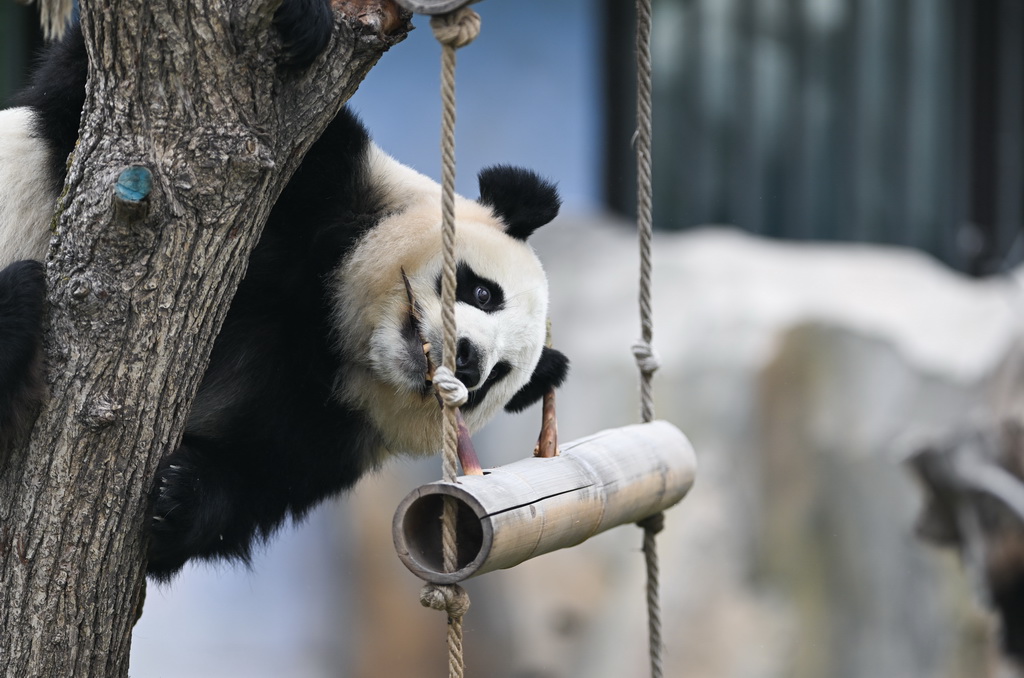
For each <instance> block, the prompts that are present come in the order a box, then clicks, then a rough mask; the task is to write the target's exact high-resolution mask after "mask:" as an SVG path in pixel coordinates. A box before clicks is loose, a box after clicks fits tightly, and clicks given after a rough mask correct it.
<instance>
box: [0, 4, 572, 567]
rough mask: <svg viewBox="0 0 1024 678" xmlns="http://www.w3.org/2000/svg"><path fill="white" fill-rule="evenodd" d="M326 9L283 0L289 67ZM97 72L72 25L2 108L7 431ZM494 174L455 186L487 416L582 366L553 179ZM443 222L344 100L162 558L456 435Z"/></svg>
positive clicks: (224, 381)
mask: <svg viewBox="0 0 1024 678" xmlns="http://www.w3.org/2000/svg"><path fill="white" fill-rule="evenodd" d="M311 8H312V9H311ZM326 8H327V4H326V3H325V2H323V1H322V0H285V2H284V5H283V6H282V8H281V10H279V13H278V15H277V27H278V30H279V31H281V32H282V33H283V38H284V40H283V41H284V43H285V45H286V46H287V52H286V54H285V55H284V58H283V61H286V62H287V64H288V65H286V66H285V67H291V66H294V65H295V64H299V65H301V64H302V63H303V62H305V61H308V60H309V59H311V58H313V57H315V56H316V53H318V52H319V50H320V49H321V48H322V47H323V45H324V44H325V43H326V38H327V37H329V31H330V25H331V24H330V14H329V12H327V13H326V17H327V23H326V24H324V23H323V21H324V19H323V17H322V16H320V14H318V11H319V10H324V11H325V12H326ZM312 10H317V11H312ZM325 30H326V32H325ZM85 77H86V56H85V51H84V45H83V42H82V37H81V34H80V32H79V30H78V29H77V28H73V29H72V30H71V32H70V34H69V35H68V36H67V37H66V38H65V39H64V40H63V41H62V42H61V43H59V44H57V45H54V46H52V47H51V48H49V49H48V51H47V53H46V54H45V55H44V58H43V61H42V62H41V64H40V66H39V68H38V69H37V71H36V73H35V75H34V77H33V79H32V82H31V84H30V86H29V87H28V88H27V89H26V90H25V91H24V92H23V93H22V94H21V95H20V96H19V97H18V98H17V99H16V100H15V106H16V107H14V108H11V109H8V110H4V111H0V267H4V266H6V268H0V447H2V446H3V445H5V444H7V443H5V439H6V440H7V442H8V443H9V441H10V439H12V438H14V437H16V436H17V435H18V434H19V429H20V428H21V427H23V425H24V424H25V423H26V422H27V419H28V418H29V416H30V413H31V412H32V411H33V408H34V406H35V405H36V404H37V403H38V400H39V398H40V393H41V392H42V391H41V387H40V386H41V383H42V380H41V379H40V374H41V370H40V366H39V361H40V355H41V349H40V341H41V325H42V318H43V300H44V297H45V292H44V287H43V269H42V265H41V264H40V263H38V260H40V259H42V258H43V257H44V256H45V252H46V247H47V243H48V233H49V231H48V227H49V222H50V219H51V212H52V209H53V204H54V201H55V199H56V196H57V195H58V192H59V190H60V187H61V185H62V183H63V178H64V171H65V169H64V168H65V161H66V158H67V156H68V154H69V153H70V152H71V150H72V148H73V145H74V143H75V140H76V138H77V130H78V121H79V117H80V112H81V107H82V105H83V101H84V87H85ZM479 179H480V193H481V198H480V200H479V201H478V202H475V201H470V200H466V199H463V198H459V199H458V201H457V205H456V216H457V220H458V256H459V261H460V263H459V270H458V279H459V280H458V289H457V297H458V303H457V309H456V317H457V321H458V325H459V332H460V339H459V356H458V363H459V370H458V376H459V378H460V379H462V380H463V381H464V382H465V383H466V385H467V387H469V388H470V402H469V403H468V404H467V406H466V407H465V408H464V415H465V418H466V422H467V424H468V426H469V427H470V429H471V430H476V429H478V428H479V427H480V426H482V425H483V423H484V422H485V421H486V420H488V419H489V418H490V417H491V416H492V415H493V414H494V413H495V412H496V411H497V410H499V409H500V408H502V407H505V409H508V410H510V411H518V410H520V409H522V408H524V407H526V406H528V405H530V404H531V403H533V402H535V401H537V400H538V399H539V398H540V397H541V396H542V395H543V394H544V393H545V392H546V391H547V390H548V389H549V388H551V387H554V386H557V385H559V384H560V383H561V382H562V380H563V379H564V378H565V375H566V371H567V369H568V361H567V360H566V358H565V356H563V355H562V354H561V353H559V352H558V351H555V350H552V349H550V348H546V347H545V346H544V340H545V319H546V315H547V283H546V279H545V276H544V273H543V271H542V269H541V266H540V263H539V261H538V259H537V257H536V256H535V254H534V253H533V251H532V249H531V248H530V247H529V246H528V245H527V244H526V239H527V237H528V236H529V235H530V234H531V233H532V232H533V231H534V230H535V229H536V228H538V227H540V226H542V225H544V224H546V223H547V222H549V221H550V220H551V219H553V218H554V217H555V215H556V214H557V212H558V208H559V198H558V195H557V192H556V190H555V188H554V186H552V185H551V184H549V183H547V182H545V181H543V180H542V179H540V178H539V177H537V175H535V174H533V173H532V172H529V171H526V170H521V169H515V168H511V167H504V166H499V167H494V168H491V169H488V170H485V171H483V172H481V174H480V177H479ZM439 222H440V189H439V187H438V186H437V184H436V183H435V182H433V181H431V180H429V179H427V178H426V177H424V176H422V175H420V174H418V173H416V172H415V171H413V170H411V169H409V168H407V167H405V166H403V165H401V164H399V163H398V162H396V161H395V160H393V159H391V158H390V157H389V156H387V155H386V154H384V153H383V152H382V151H381V150H380V149H378V148H377V147H376V146H375V145H373V143H372V142H371V141H370V140H369V137H368V135H367V133H366V130H365V129H364V128H363V126H362V124H361V123H360V122H359V121H358V120H357V119H356V118H355V116H354V115H353V114H352V113H351V112H349V111H348V110H347V109H345V110H342V111H341V113H339V115H338V116H337V118H336V119H335V120H334V121H333V122H332V123H331V124H330V125H329V126H328V128H327V130H326V131H325V132H324V134H323V136H322V137H321V138H320V139H319V141H318V142H317V143H316V144H314V145H313V147H312V148H311V149H310V151H309V153H308V155H307V156H306V158H305V159H304V161H303V162H302V164H301V166H300V167H299V169H298V171H297V172H296V174H295V175H294V176H293V177H292V179H291V181H290V182H289V183H288V185H287V187H286V188H285V189H284V191H283V192H282V194H281V196H280V198H279V199H278V201H277V204H276V205H275V207H274V209H273V211H272V213H271V215H270V217H269V220H268V222H267V224H266V227H265V230H264V233H263V235H262V237H261V240H260V242H259V244H258V245H257V246H256V248H255V250H254V251H253V253H252V256H251V258H250V262H249V267H248V270H247V273H246V276H245V279H244V280H243V281H242V283H241V285H240V286H239V288H238V292H237V294H236V296H235V298H234V300H233V302H232V304H231V307H230V310H229V312H228V314H227V317H226V320H225V323H224V326H223V329H222V330H221V333H220V335H219V336H218V338H217V340H216V343H215V344H214V347H213V351H212V354H211V358H210V364H209V366H208V368H207V371H206V374H205V376H204V378H203V381H202V384H201V386H200V389H199V392H198V395H197V396H196V399H195V401H194V403H193V408H192V411H191V414H190V416H189V418H188V422H187V425H186V429H185V434H184V437H183V439H182V441H181V445H180V446H179V447H178V448H177V449H175V450H174V451H173V452H172V453H170V454H169V455H168V456H167V457H166V458H165V459H164V461H163V462H162V464H161V466H160V469H159V472H158V475H157V480H156V484H155V486H154V492H153V521H152V529H151V539H150V548H149V572H150V574H151V575H153V576H156V577H158V578H167V577H170V576H171V575H173V574H174V573H175V572H177V571H178V570H179V569H180V568H181V567H182V565H184V563H185V562H186V561H188V560H189V559H192V558H220V557H224V558H234V559H240V560H243V561H245V560H248V558H249V556H250V553H251V548H252V545H253V543H254V542H255V541H258V540H260V539H265V538H267V537H268V536H269V535H270V534H271V533H272V532H273V531H274V530H275V529H276V528H277V527H278V526H279V525H280V524H281V523H282V522H283V521H284V519H285V518H287V517H289V516H291V517H294V518H301V517H302V516H303V515H304V514H305V513H306V512H307V511H308V510H309V509H310V508H312V507H313V506H314V505H316V504H317V503H318V502H320V501H321V500H323V499H324V498H326V497H329V496H331V495H334V494H337V493H338V492H340V491H342V490H344V489H346V488H348V487H350V486H351V485H352V484H353V483H354V482H356V480H357V479H358V478H359V477H360V476H361V475H362V474H363V473H365V472H366V471H368V470H370V469H372V468H374V467H376V466H377V465H378V464H380V463H381V462H382V461H383V460H384V459H385V458H386V457H388V456H389V455H391V454H393V453H402V452H407V453H414V454H415V453H433V452H435V451H436V450H437V449H438V448H439V447H440V438H439V433H440V424H439V422H440V413H439V410H438V407H437V404H436V401H435V400H434V398H433V396H432V395H431V393H430V391H429V389H428V388H426V386H425V384H424V378H423V374H424V370H423V366H424V364H425V360H424V358H423V354H422V347H421V346H420V344H419V340H418V339H417V333H418V332H422V334H423V335H424V336H425V337H426V338H427V339H428V341H430V342H431V344H432V346H433V349H432V356H431V357H432V359H433V360H434V361H435V363H436V364H440V363H441V356H440V346H441V341H440V308H439V294H438V293H439V285H440V251H439V250H440V245H439V243H440V236H439V229H440V224H439ZM402 270H404V271H405V272H406V273H407V274H408V276H409V278H410V282H411V285H412V287H413V290H414V293H415V294H414V296H415V298H416V300H417V304H418V306H419V307H420V308H419V313H420V315H421V320H420V321H419V324H420V326H419V327H416V321H414V320H413V319H412V317H411V315H410V314H409V312H408V304H407V297H406V294H405V289H404V286H403V282H402ZM0 463H2V456H0ZM0 470H2V467H0Z"/></svg>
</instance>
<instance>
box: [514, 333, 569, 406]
mask: <svg viewBox="0 0 1024 678" xmlns="http://www.w3.org/2000/svg"><path fill="white" fill-rule="evenodd" d="M568 374H569V359H568V358H566V357H565V354H564V353H562V352H561V351H556V350H555V349H553V348H548V347H547V346H545V347H544V350H543V351H542V352H541V354H540V362H538V363H537V367H536V368H535V369H534V370H533V375H532V376H531V377H530V381H529V383H528V384H526V386H524V387H522V388H521V389H519V391H518V392H516V394H515V395H514V396H512V400H510V401H508V404H507V405H505V411H506V412H513V413H514V412H520V411H522V410H525V409H526V408H527V407H529V406H530V405H532V404H534V403H535V402H537V401H538V400H540V399H541V398H543V397H544V394H545V393H547V392H548V391H550V390H551V389H553V388H558V387H559V386H561V385H562V382H563V381H565V377H566V375H568Z"/></svg>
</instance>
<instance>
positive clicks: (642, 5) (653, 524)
mask: <svg viewBox="0 0 1024 678" xmlns="http://www.w3.org/2000/svg"><path fill="white" fill-rule="evenodd" d="M636 14H637V17H636V18H637V21H636V57H637V59H636V71H637V96H636V102H637V106H636V125H637V136H636V190H637V200H636V224H637V232H638V234H639V240H640V299H639V302H640V303H639V306H640V337H641V338H640V341H639V342H637V343H636V344H635V345H634V346H633V355H634V357H635V358H636V363H637V368H638V369H639V370H640V415H641V418H642V420H643V421H644V422H649V421H652V420H653V419H654V396H653V394H652V392H651V377H652V376H653V375H654V372H655V370H657V369H658V358H657V356H656V354H655V353H654V347H653V346H652V345H651V340H652V337H653V335H654V320H653V315H654V314H653V311H652V308H651V240H652V232H653V219H652V207H651V206H652V203H653V189H652V182H651V127H652V125H651V118H652V113H651V71H652V68H651V0H636ZM639 525H640V527H642V528H643V530H644V547H643V550H644V559H645V561H646V564H647V633H648V637H649V642H650V656H651V677H652V678H662V675H663V672H664V669H663V665H662V642H661V603H660V602H659V591H660V589H661V583H660V570H659V567H658V550H657V545H656V544H655V535H657V533H658V532H660V531H661V529H662V527H663V525H664V514H662V513H658V514H655V515H654V516H651V517H650V518H647V519H646V520H643V521H641V522H640V523H639Z"/></svg>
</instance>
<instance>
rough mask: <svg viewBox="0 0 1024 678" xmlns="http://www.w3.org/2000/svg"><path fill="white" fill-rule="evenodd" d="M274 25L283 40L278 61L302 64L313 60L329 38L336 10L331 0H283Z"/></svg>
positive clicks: (286, 63) (289, 64)
mask: <svg viewBox="0 0 1024 678" xmlns="http://www.w3.org/2000/svg"><path fill="white" fill-rule="evenodd" d="M274 25H275V26H277V30H278V32H279V33H280V34H281V41H282V42H283V43H284V53H283V54H282V55H281V57H280V58H279V62H280V63H281V64H282V65H284V66H288V67H290V68H303V67H305V66H308V65H309V64H311V63H313V60H314V59H316V58H317V57H318V56H320V53H321V52H323V51H324V49H325V48H326V47H327V43H328V42H330V40H331V33H332V32H333V31H334V14H333V13H332V12H331V5H330V1H329V0H284V2H282V3H281V7H280V8H278V10H277V14H275V15H274Z"/></svg>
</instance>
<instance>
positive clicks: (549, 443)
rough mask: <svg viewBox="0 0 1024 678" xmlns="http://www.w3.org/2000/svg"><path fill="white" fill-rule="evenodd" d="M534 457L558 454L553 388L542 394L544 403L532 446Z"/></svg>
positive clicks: (556, 419)
mask: <svg viewBox="0 0 1024 678" xmlns="http://www.w3.org/2000/svg"><path fill="white" fill-rule="evenodd" d="M533 456H535V457H545V458H547V457H557V456H558V418H557V417H556V416H555V389H551V390H549V391H548V392H547V393H545V394H544V405H543V409H542V410H541V425H540V435H539V436H538V437H537V445H536V446H535V447H534V448H533Z"/></svg>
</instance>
